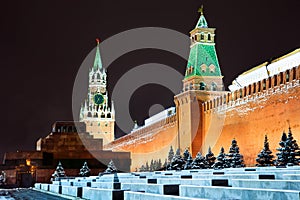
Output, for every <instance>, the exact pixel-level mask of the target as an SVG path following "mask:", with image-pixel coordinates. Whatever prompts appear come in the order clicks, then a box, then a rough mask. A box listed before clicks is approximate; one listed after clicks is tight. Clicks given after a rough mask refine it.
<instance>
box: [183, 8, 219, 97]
mask: <svg viewBox="0 0 300 200" xmlns="http://www.w3.org/2000/svg"><path fill="white" fill-rule="evenodd" d="M199 12H200V18H199V20H198V22H197V24H196V27H195V28H194V29H193V30H192V31H191V32H190V39H191V46H190V55H189V60H188V63H187V67H186V72H185V77H184V80H183V90H184V91H187V90H202V91H223V90H224V86H223V80H222V79H223V76H222V74H221V69H220V65H219V61H218V57H217V53H216V49H215V30H216V29H215V28H209V27H208V23H207V21H206V19H205V17H204V14H203V6H202V7H201V8H200V9H199ZM208 94H209V96H207V97H206V96H203V98H202V100H203V101H206V100H208V99H210V98H211V94H213V93H210V92H209V93H208Z"/></svg>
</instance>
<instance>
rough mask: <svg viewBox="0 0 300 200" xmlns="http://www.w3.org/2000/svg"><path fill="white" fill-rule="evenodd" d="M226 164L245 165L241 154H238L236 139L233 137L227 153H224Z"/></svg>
mask: <svg viewBox="0 0 300 200" xmlns="http://www.w3.org/2000/svg"><path fill="white" fill-rule="evenodd" d="M226 156H227V158H226V165H227V166H228V167H232V168H238V167H244V166H245V165H244V164H243V163H244V160H243V155H242V154H240V150H239V147H238V145H237V141H236V140H235V139H233V140H232V142H231V146H230V149H229V153H228V154H227V155H226Z"/></svg>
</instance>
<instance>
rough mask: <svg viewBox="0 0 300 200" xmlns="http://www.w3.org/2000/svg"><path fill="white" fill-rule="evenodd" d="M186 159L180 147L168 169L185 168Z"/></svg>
mask: <svg viewBox="0 0 300 200" xmlns="http://www.w3.org/2000/svg"><path fill="white" fill-rule="evenodd" d="M184 164H185V161H184V160H183V158H182V156H181V155H180V149H177V151H176V154H175V155H174V156H173V158H172V160H171V163H170V165H169V167H168V170H181V169H183V167H184Z"/></svg>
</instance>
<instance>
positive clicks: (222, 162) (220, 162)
mask: <svg viewBox="0 0 300 200" xmlns="http://www.w3.org/2000/svg"><path fill="white" fill-rule="evenodd" d="M225 167H227V166H226V154H225V151H224V148H223V147H221V150H220V153H219V155H218V156H217V161H216V162H215V164H214V165H213V168H214V169H223V168H225Z"/></svg>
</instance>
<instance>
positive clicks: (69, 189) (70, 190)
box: [61, 186, 82, 197]
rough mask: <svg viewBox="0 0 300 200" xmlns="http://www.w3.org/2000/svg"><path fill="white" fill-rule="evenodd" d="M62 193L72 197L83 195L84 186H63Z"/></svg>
mask: <svg viewBox="0 0 300 200" xmlns="http://www.w3.org/2000/svg"><path fill="white" fill-rule="evenodd" d="M61 193H62V194H64V195H68V196H72V197H82V187H77V186H61Z"/></svg>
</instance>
